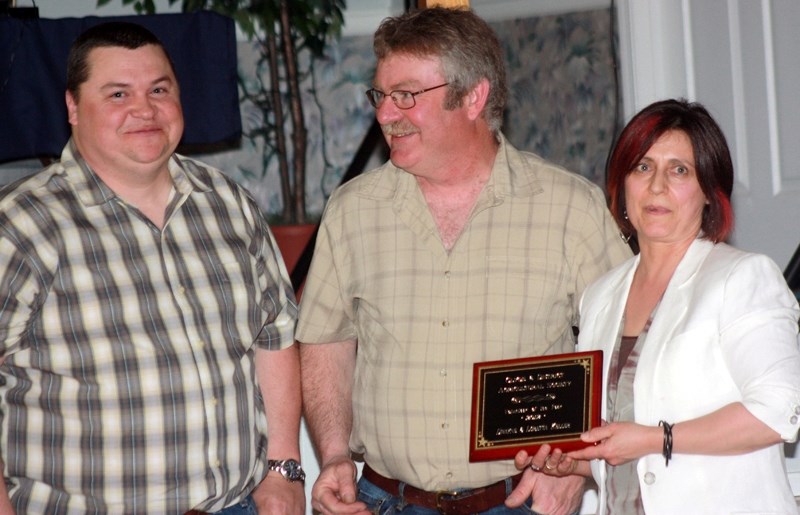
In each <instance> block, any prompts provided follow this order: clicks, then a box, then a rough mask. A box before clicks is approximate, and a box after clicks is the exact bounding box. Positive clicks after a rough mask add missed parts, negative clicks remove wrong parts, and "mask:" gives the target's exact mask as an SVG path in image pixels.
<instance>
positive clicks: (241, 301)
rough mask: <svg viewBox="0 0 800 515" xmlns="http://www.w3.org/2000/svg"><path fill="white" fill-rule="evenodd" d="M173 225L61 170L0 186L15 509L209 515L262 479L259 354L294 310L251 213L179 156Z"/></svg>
mask: <svg viewBox="0 0 800 515" xmlns="http://www.w3.org/2000/svg"><path fill="white" fill-rule="evenodd" d="M169 169H170V174H171V175H172V179H173V183H174V191H173V195H172V197H171V200H170V202H169V205H168V207H167V211H166V218H165V220H166V221H165V224H164V228H163V230H159V228H158V227H156V226H155V225H154V224H152V223H151V222H150V221H149V220H148V219H146V218H145V217H144V216H143V215H142V214H141V213H140V212H139V211H138V210H137V209H135V208H133V207H132V206H130V205H129V204H126V203H125V201H124V200H122V199H121V198H119V197H118V196H116V195H115V194H114V192H113V191H111V190H110V189H109V188H108V187H107V186H106V185H105V184H104V183H102V181H100V180H99V178H98V177H97V176H96V175H95V174H94V173H93V172H92V171H91V170H90V169H89V167H88V165H87V164H86V162H85V161H84V160H83V159H82V158H81V157H80V156H79V155H78V154H77V150H76V149H75V147H74V145H73V143H72V142H70V143H69V144H68V145H67V147H66V148H65V149H64V152H63V154H62V156H61V161H60V162H59V163H57V164H54V165H52V166H50V167H48V168H47V169H45V170H43V171H42V172H40V173H38V174H35V175H33V176H31V177H30V178H26V179H23V180H21V181H19V182H17V183H16V184H13V185H9V186H8V187H6V188H5V189H4V190H3V191H2V192H0V356H2V357H4V359H5V363H4V364H3V365H2V366H1V367H0V402H1V404H0V409H1V410H2V434H1V435H0V450H1V451H2V459H3V461H4V463H5V470H4V475H5V478H6V482H7V485H8V487H9V494H10V497H11V499H12V503H13V505H14V506H15V508H16V509H17V512H18V513H26V512H28V513H37V514H38V513H47V514H54V513H159V514H162V513H175V514H180V513H184V512H185V511H187V510H189V509H191V508H198V509H202V510H206V511H214V510H218V509H221V508H223V507H224V506H226V505H229V504H232V503H233V502H235V501H237V500H239V499H241V498H243V497H244V496H246V495H247V494H248V493H249V492H250V490H252V488H254V487H255V486H256V485H257V484H258V483H259V482H260V481H261V479H262V478H263V477H264V475H265V474H266V452H265V451H266V445H267V442H266V419H265V417H264V409H263V402H262V399H261V395H260V391H259V390H258V387H257V382H256V376H255V366H254V346H259V347H262V348H266V349H279V348H284V347H287V346H289V345H291V344H292V343H293V331H294V320H295V317H296V311H297V308H296V305H295V301H294V296H293V293H292V292H291V286H290V285H289V283H288V280H287V274H286V270H285V267H284V266H283V264H282V261H281V259H280V254H279V252H278V251H277V247H276V245H275V242H274V240H273V238H272V235H271V233H270V231H269V229H268V228H267V224H266V222H265V221H264V219H263V217H262V215H261V214H260V212H259V210H258V208H257V207H256V204H255V203H254V201H253V200H252V199H251V198H250V197H249V196H248V195H247V194H246V192H245V191H244V190H243V189H242V188H240V187H238V186H237V185H236V184H235V183H234V182H232V181H231V180H230V179H227V178H226V177H225V176H224V175H223V174H222V173H221V172H219V171H218V170H215V169H212V168H209V167H207V166H204V165H202V164H200V163H198V162H196V161H193V160H191V159H188V158H185V157H181V156H177V155H176V156H174V157H173V158H172V159H171V160H170V162H169Z"/></svg>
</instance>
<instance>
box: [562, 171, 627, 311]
mask: <svg viewBox="0 0 800 515" xmlns="http://www.w3.org/2000/svg"><path fill="white" fill-rule="evenodd" d="M574 205H575V206H576V207H575V208H576V209H582V210H584V217H583V220H582V221H581V222H580V223H579V224H578V225H579V226H580V228H581V230H580V233H579V241H578V243H577V245H576V250H575V252H574V253H573V261H572V268H573V271H574V272H573V273H574V277H575V295H576V299H580V298H581V296H582V295H583V291H584V290H585V289H586V286H588V285H589V284H590V283H592V282H593V281H594V280H595V279H597V278H599V277H600V276H601V275H603V274H605V273H606V272H608V271H609V270H611V269H612V268H614V267H615V266H617V265H618V264H620V263H622V262H623V261H625V260H626V259H629V258H630V257H631V256H632V255H633V253H632V252H631V248H630V247H629V246H628V245H627V244H626V243H625V242H624V241H622V237H621V236H620V231H619V227H617V223H616V222H615V221H614V219H613V217H612V216H611V213H610V212H609V210H608V208H607V207H606V201H605V198H604V196H603V193H602V191H601V190H600V189H599V188H598V187H596V186H591V187H589V188H588V190H587V194H586V198H585V199H584V200H582V201H581V202H575V204H574Z"/></svg>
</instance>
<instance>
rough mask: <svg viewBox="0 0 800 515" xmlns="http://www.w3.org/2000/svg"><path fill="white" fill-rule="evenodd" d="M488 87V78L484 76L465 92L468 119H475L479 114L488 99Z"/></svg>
mask: <svg viewBox="0 0 800 515" xmlns="http://www.w3.org/2000/svg"><path fill="white" fill-rule="evenodd" d="M490 89H491V88H490V86H489V80H488V79H486V78H484V79H481V80H480V81H478V83H477V84H475V86H473V87H472V89H471V90H470V91H469V92H468V93H467V109H468V113H469V117H470V119H472V120H475V119H477V118H478V117H480V116H481V114H482V113H483V109H484V107H486V102H487V100H488V99H489V90H490Z"/></svg>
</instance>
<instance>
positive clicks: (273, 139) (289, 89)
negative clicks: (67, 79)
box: [97, 0, 346, 223]
mask: <svg viewBox="0 0 800 515" xmlns="http://www.w3.org/2000/svg"><path fill="white" fill-rule="evenodd" d="M112 1H114V0H97V6H98V7H101V6H104V5H106V4H109V3H111V2H112ZM121 1H122V4H123V5H131V6H132V7H133V9H134V10H135V11H136V12H137V13H139V14H154V13H155V12H156V5H155V2H154V0H121ZM179 1H180V2H182V4H181V9H182V11H183V12H193V11H197V10H203V9H207V10H212V11H215V12H218V13H220V14H224V15H227V16H230V17H231V18H233V20H234V21H235V22H236V24H237V25H238V27H239V28H240V29H241V31H242V33H243V34H245V35H246V36H247V37H248V38H249V39H250V40H251V41H257V42H258V46H259V49H260V61H259V63H257V65H258V66H259V68H260V67H264V68H266V70H268V75H269V82H268V83H265V82H261V81H259V85H258V87H257V88H255V89H253V88H252V87H247V85H245V84H243V83H242V81H241V79H240V86H241V87H242V96H243V99H244V100H248V101H250V102H252V104H253V105H254V106H256V107H257V108H258V109H259V110H260V111H261V113H262V120H263V123H262V124H261V126H259V127H256V128H253V129H251V130H249V131H248V132H247V133H246V134H245V136H246V137H249V138H258V137H261V138H263V140H264V150H263V152H264V155H263V156H262V161H263V172H262V173H264V174H265V173H266V170H267V168H268V166H269V164H270V163H271V162H272V160H273V159H277V160H278V173H279V175H280V179H281V181H280V182H281V198H282V212H281V216H280V221H281V222H283V223H307V222H308V221H309V214H308V213H307V210H306V199H305V188H306V186H305V185H306V148H307V145H308V143H307V141H308V131H307V128H306V121H305V116H304V112H303V102H302V96H301V89H300V84H301V83H302V81H303V79H304V78H305V76H307V75H308V73H309V70H310V69H311V68H310V67H311V66H313V60H314V59H316V58H321V57H323V56H324V51H325V48H326V46H327V45H328V43H329V42H330V41H331V40H333V39H335V38H338V37H339V36H340V35H341V29H342V25H343V24H344V18H343V10H344V9H345V7H346V5H345V0H169V4H170V5H172V4H174V3H176V2H179ZM302 51H308V52H309V53H310V55H311V59H310V61H311V63H312V64H308V65H306V66H305V67H304V69H301V65H300V59H299V55H300V53H301V52H302ZM287 121H290V122H291V123H287Z"/></svg>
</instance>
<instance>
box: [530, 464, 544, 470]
mask: <svg viewBox="0 0 800 515" xmlns="http://www.w3.org/2000/svg"><path fill="white" fill-rule="evenodd" d="M530 467H531V470H532V471H534V472H539V471H541V470H542V467H540V466H538V465H536V464H534V463H533V462H531V464H530Z"/></svg>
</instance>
